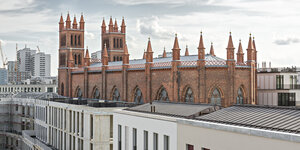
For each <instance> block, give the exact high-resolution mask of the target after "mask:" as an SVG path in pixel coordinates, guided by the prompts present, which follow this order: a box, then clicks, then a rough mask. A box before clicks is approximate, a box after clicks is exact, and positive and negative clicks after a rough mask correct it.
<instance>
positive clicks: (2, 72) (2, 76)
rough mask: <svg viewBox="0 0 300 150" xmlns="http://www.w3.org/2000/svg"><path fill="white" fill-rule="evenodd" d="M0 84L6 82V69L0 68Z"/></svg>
mask: <svg viewBox="0 0 300 150" xmlns="http://www.w3.org/2000/svg"><path fill="white" fill-rule="evenodd" d="M0 84H7V69H6V68H0Z"/></svg>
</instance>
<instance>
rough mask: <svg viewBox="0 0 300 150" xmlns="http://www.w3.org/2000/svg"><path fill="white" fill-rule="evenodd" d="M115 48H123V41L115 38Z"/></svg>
mask: <svg viewBox="0 0 300 150" xmlns="http://www.w3.org/2000/svg"><path fill="white" fill-rule="evenodd" d="M114 48H123V40H122V39H121V38H114Z"/></svg>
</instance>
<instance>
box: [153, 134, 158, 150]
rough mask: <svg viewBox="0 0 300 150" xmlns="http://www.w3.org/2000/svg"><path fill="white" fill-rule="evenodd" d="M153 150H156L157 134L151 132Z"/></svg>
mask: <svg viewBox="0 0 300 150" xmlns="http://www.w3.org/2000/svg"><path fill="white" fill-rule="evenodd" d="M153 150H158V134H157V133H153Z"/></svg>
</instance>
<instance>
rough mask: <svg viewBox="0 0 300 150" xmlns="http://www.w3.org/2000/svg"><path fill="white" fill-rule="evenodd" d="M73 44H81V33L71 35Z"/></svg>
mask: <svg viewBox="0 0 300 150" xmlns="http://www.w3.org/2000/svg"><path fill="white" fill-rule="evenodd" d="M71 46H81V37H80V35H71Z"/></svg>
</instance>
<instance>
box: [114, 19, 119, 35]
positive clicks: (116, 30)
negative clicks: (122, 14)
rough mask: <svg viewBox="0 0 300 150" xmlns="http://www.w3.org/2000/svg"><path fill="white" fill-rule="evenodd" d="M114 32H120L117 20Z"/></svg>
mask: <svg viewBox="0 0 300 150" xmlns="http://www.w3.org/2000/svg"><path fill="white" fill-rule="evenodd" d="M114 32H118V23H117V19H115V25H114Z"/></svg>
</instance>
